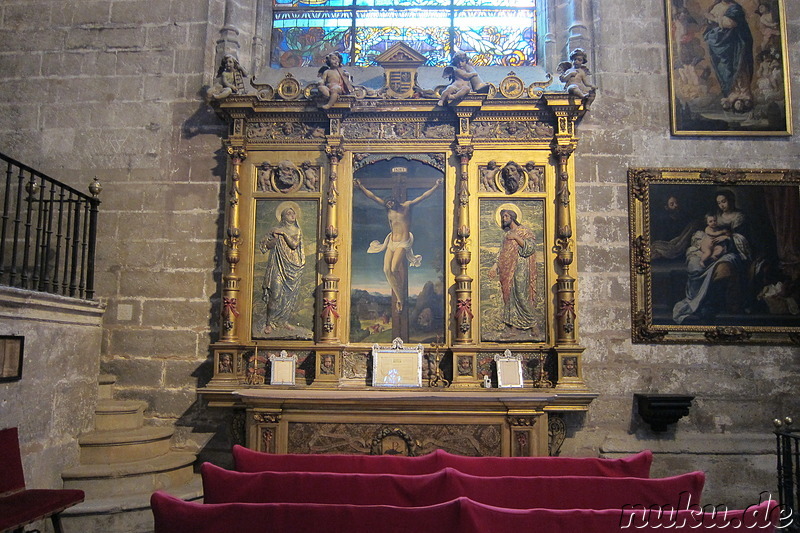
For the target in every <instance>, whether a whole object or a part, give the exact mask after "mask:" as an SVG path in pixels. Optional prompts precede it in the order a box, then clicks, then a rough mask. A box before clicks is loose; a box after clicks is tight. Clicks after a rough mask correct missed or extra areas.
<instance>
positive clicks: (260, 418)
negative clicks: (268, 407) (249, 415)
mask: <svg viewBox="0 0 800 533" xmlns="http://www.w3.org/2000/svg"><path fill="white" fill-rule="evenodd" d="M253 420H255V421H256V422H259V423H262V424H277V423H278V422H280V420H281V415H280V414H278V413H253Z"/></svg>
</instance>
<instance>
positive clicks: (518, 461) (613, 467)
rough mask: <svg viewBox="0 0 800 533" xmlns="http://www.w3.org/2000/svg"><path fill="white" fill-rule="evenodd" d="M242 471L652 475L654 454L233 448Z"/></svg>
mask: <svg viewBox="0 0 800 533" xmlns="http://www.w3.org/2000/svg"><path fill="white" fill-rule="evenodd" d="M233 459H234V464H235V469H236V470H238V471H240V472H264V471H271V472H340V473H348V472H350V473H374V474H431V473H434V472H436V471H438V470H441V469H443V468H447V467H450V468H454V469H456V470H458V471H459V472H463V473H465V474H472V475H476V476H482V475H484V476H558V475H568V476H604V477H642V478H646V477H650V466H651V464H652V462H653V454H652V452H650V450H644V451H642V452H639V453H637V454H634V455H630V456H628V457H623V458H621V459H599V458H595V457H466V456H461V455H454V454H451V453H448V452H445V451H443V450H436V451H434V452H432V453H429V454H427V455H421V456H419V457H403V456H400V457H398V456H390V455H312V454H308V455H306V454H272V453H264V452H258V451H254V450H251V449H249V448H244V447H242V446H238V445H236V446H234V447H233Z"/></svg>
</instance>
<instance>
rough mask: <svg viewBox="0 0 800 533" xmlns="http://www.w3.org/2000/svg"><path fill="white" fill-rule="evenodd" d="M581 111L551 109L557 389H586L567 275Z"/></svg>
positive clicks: (571, 284)
mask: <svg viewBox="0 0 800 533" xmlns="http://www.w3.org/2000/svg"><path fill="white" fill-rule="evenodd" d="M582 110H583V109H582V108H580V107H578V108H576V107H574V106H563V107H562V106H554V111H555V115H556V120H557V124H558V129H557V131H556V142H555V144H554V146H553V155H554V157H555V160H556V166H557V168H556V173H557V176H556V210H555V211H556V212H555V224H556V235H555V244H554V246H553V253H555V255H556V263H557V264H558V277H557V279H556V302H555V304H556V353H557V358H558V360H557V368H558V384H557V385H556V388H557V389H569V390H585V389H586V384H585V382H584V381H583V361H582V359H583V358H582V354H583V348H581V347H580V346H578V336H577V331H576V327H575V319H576V317H577V311H576V302H575V278H574V277H573V276H572V275H571V273H570V267H571V266H572V262H573V259H574V255H575V253H574V246H575V241H574V239H573V237H572V235H573V228H572V216H573V213H574V211H575V210H574V207H573V206H571V205H570V204H571V201H572V199H571V194H572V193H571V191H570V186H571V180H570V176H569V158H570V157H571V156H572V154H573V152H574V151H575V148H576V145H577V138H576V137H575V122H576V121H577V120H578V117H579V113H580V112H581V111H582Z"/></svg>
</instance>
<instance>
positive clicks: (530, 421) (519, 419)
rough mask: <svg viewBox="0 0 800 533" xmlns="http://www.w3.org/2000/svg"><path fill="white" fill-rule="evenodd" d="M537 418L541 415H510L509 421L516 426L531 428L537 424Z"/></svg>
mask: <svg viewBox="0 0 800 533" xmlns="http://www.w3.org/2000/svg"><path fill="white" fill-rule="evenodd" d="M537 418H539V417H538V416H530V415H510V416H509V417H508V423H509V425H511V426H514V427H526V428H531V427H533V426H535V425H536V419H537Z"/></svg>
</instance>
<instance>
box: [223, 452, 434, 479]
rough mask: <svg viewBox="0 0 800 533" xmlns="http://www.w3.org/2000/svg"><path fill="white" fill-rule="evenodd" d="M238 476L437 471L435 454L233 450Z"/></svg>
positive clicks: (421, 472) (422, 472) (424, 472)
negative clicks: (339, 453)
mask: <svg viewBox="0 0 800 533" xmlns="http://www.w3.org/2000/svg"><path fill="white" fill-rule="evenodd" d="M233 460H234V464H235V465H236V470H238V471H239V472H265V471H270V472H342V473H345V472H353V473H355V472H361V473H376V474H430V473H433V472H436V471H437V470H439V466H438V461H437V456H436V454H435V453H432V454H428V455H422V456H419V457H405V456H396V455H332V454H327V455H314V454H274V453H264V452H257V451H254V450H251V449H249V448H244V447H242V446H239V445H235V446H234V447H233Z"/></svg>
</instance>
